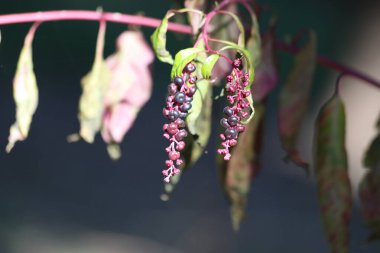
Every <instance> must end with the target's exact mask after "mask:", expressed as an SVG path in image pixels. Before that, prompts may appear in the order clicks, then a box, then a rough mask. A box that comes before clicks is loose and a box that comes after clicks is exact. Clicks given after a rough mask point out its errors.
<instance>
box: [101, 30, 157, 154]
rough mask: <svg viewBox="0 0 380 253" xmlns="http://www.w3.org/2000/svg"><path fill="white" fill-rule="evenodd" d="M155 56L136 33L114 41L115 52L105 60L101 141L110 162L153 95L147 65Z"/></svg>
mask: <svg viewBox="0 0 380 253" xmlns="http://www.w3.org/2000/svg"><path fill="white" fill-rule="evenodd" d="M153 60H154V55H153V52H152V50H151V49H150V47H149V45H148V44H147V43H146V41H145V39H144V36H143V34H142V33H141V32H138V31H127V32H123V33H122V34H121V35H120V36H119V38H118V39H117V52H116V53H115V54H113V55H111V56H109V57H108V58H107V60H106V64H107V66H108V68H109V69H110V70H111V73H112V78H111V80H110V83H109V86H108V89H107V91H106V95H105V100H104V106H105V112H104V114H103V125H102V137H103V140H104V141H105V142H107V143H108V144H109V145H111V147H113V148H108V150H109V151H112V152H109V154H110V155H111V157H112V158H118V157H119V155H118V154H117V151H118V150H119V149H117V148H115V147H116V146H117V145H116V144H117V143H120V142H121V141H122V140H123V138H124V135H125V134H126V133H127V132H128V130H129V129H130V128H131V127H132V125H133V123H134V121H135V119H136V116H137V114H138V112H139V111H140V109H141V107H142V106H144V104H145V103H146V102H147V101H148V100H149V98H150V96H151V93H152V77H151V73H150V70H149V65H150V64H151V63H152V62H153Z"/></svg>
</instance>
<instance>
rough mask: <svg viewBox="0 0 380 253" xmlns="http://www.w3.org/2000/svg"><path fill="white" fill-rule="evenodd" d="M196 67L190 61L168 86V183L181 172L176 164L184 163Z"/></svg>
mask: <svg viewBox="0 0 380 253" xmlns="http://www.w3.org/2000/svg"><path fill="white" fill-rule="evenodd" d="M195 69H196V68H195V65H194V64H193V63H188V64H187V65H186V67H185V68H184V70H183V72H182V75H181V76H177V77H175V78H174V79H173V82H172V83H171V84H169V86H168V94H169V95H168V97H167V99H166V107H165V108H164V110H163V114H164V116H165V117H166V118H167V119H168V120H169V121H170V123H168V124H164V127H163V130H164V137H165V138H166V139H168V140H169V141H170V145H169V146H168V147H167V148H166V152H167V153H168V155H169V160H166V162H165V163H166V167H167V169H165V170H163V171H162V174H163V175H164V176H165V179H164V181H165V182H166V183H169V182H170V178H171V177H172V176H174V175H176V174H178V173H179V172H180V170H179V169H178V168H177V167H176V166H179V165H181V164H182V163H183V160H181V159H180V156H181V155H180V151H181V150H183V149H184V148H185V142H184V141H183V140H184V139H185V138H186V136H187V131H186V129H185V127H186V124H185V121H184V119H185V118H186V116H187V114H188V111H189V110H190V109H191V107H192V106H191V102H192V101H193V95H194V93H195V91H196V90H197V87H196V85H195V83H196V82H197V77H196V76H195V75H194V74H193V73H194V71H195Z"/></svg>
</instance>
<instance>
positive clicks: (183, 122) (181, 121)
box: [175, 113, 186, 128]
mask: <svg viewBox="0 0 380 253" xmlns="http://www.w3.org/2000/svg"><path fill="white" fill-rule="evenodd" d="M179 114H180V113H179ZM175 123H177V125H178V127H179V128H184V127H185V126H186V123H185V121H183V120H182V119H179V118H178V119H177V120H176V121H175Z"/></svg>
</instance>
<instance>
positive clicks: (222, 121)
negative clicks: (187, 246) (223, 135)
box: [220, 118, 230, 128]
mask: <svg viewBox="0 0 380 253" xmlns="http://www.w3.org/2000/svg"><path fill="white" fill-rule="evenodd" d="M220 125H221V126H222V127H224V128H229V127H230V125H229V124H228V121H227V119H225V118H223V119H221V120H220Z"/></svg>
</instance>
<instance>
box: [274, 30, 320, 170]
mask: <svg viewBox="0 0 380 253" xmlns="http://www.w3.org/2000/svg"><path fill="white" fill-rule="evenodd" d="M316 56H317V54H316V35H315V33H314V32H312V31H311V32H310V33H309V40H308V41H307V43H306V44H305V45H304V46H303V47H302V48H301V50H300V51H299V52H298V53H297V55H296V56H295V60H294V63H293V67H292V70H291V72H290V74H289V76H288V78H287V81H286V83H285V84H284V87H283V89H282V90H281V92H280V95H279V102H278V104H279V108H278V127H279V131H280V137H281V142H282V147H283V149H284V150H285V151H286V152H287V158H288V159H290V160H291V161H293V162H294V163H295V164H297V165H298V166H300V167H302V168H304V169H305V170H306V171H307V172H308V164H307V163H306V162H305V161H303V159H302V158H301V157H300V154H299V152H298V150H297V141H298V133H299V131H300V129H301V125H302V121H303V119H304V117H305V115H306V112H307V105H308V101H309V96H310V90H311V85H312V80H313V77H314V71H315V66H316Z"/></svg>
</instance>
